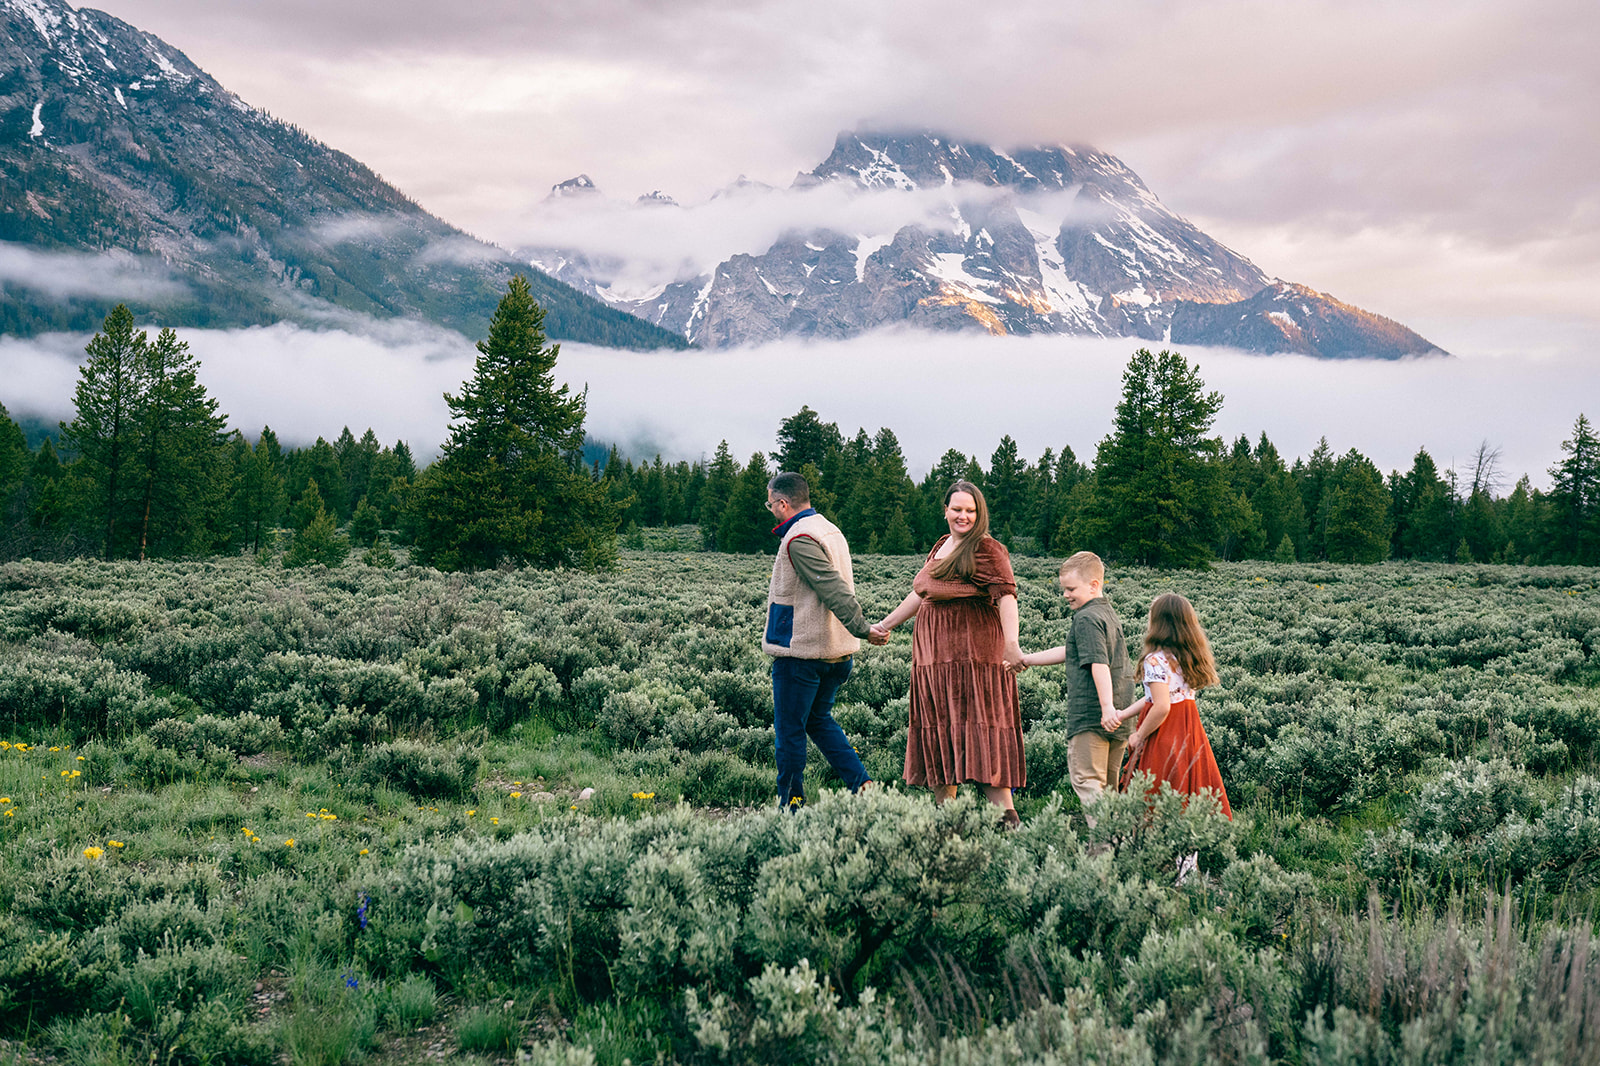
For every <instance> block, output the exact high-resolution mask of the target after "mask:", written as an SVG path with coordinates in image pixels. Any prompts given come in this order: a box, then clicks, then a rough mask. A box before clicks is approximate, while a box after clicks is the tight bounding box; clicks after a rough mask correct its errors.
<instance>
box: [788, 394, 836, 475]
mask: <svg viewBox="0 0 1600 1066" xmlns="http://www.w3.org/2000/svg"><path fill="white" fill-rule="evenodd" d="M842 447H844V438H843V437H841V436H840V435H839V427H838V425H837V424H836V423H833V422H824V421H822V419H821V418H819V417H818V416H817V412H815V411H813V410H812V409H811V408H810V407H807V406H802V407H801V408H800V410H799V411H797V412H795V413H794V414H792V415H790V416H789V417H788V418H785V419H784V420H783V421H782V422H781V423H780V424H779V426H778V452H777V454H776V455H775V456H773V458H774V460H775V461H776V462H777V464H778V470H779V471H780V472H782V471H785V470H788V471H793V472H794V473H797V474H798V473H799V472H800V468H801V467H802V466H804V465H806V464H807V463H810V464H812V465H813V466H815V467H816V468H817V469H819V470H821V469H823V468H824V466H825V465H826V463H827V460H828V455H829V454H830V453H832V452H837V451H839V450H840V449H841V448H842Z"/></svg>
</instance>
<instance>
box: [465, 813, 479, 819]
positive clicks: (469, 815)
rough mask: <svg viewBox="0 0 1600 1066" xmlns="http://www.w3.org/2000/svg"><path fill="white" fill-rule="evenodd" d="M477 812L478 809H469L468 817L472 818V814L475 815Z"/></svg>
mask: <svg viewBox="0 0 1600 1066" xmlns="http://www.w3.org/2000/svg"><path fill="white" fill-rule="evenodd" d="M477 813H478V812H477V811H468V812H467V817H468V818H471V817H472V816H473V815H475V814H477Z"/></svg>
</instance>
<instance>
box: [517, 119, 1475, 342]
mask: <svg viewBox="0 0 1600 1066" xmlns="http://www.w3.org/2000/svg"><path fill="white" fill-rule="evenodd" d="M584 181H585V182H586V183H587V184H586V187H585V189H584V192H585V195H586V196H587V197H589V198H590V199H591V201H592V200H594V199H596V198H603V196H602V194H601V193H600V191H599V190H598V188H597V187H595V186H594V184H593V183H592V182H590V181H588V179H587V178H585V179H584ZM564 184H566V183H564ZM829 185H833V186H838V187H841V188H845V189H847V190H849V191H851V192H852V193H853V194H859V195H863V196H872V195H880V196H893V195H895V194H904V195H910V194H919V195H922V196H929V195H932V196H935V197H938V196H943V197H944V203H945V206H946V208H947V209H948V214H949V219H948V220H943V219H942V220H939V221H938V223H937V224H934V223H932V222H927V223H914V224H908V225H898V226H896V227H895V228H893V229H891V230H887V231H885V232H881V233H870V234H863V233H854V232H852V233H845V232H841V231H840V230H839V229H837V228H833V227H830V226H827V225H823V224H818V225H815V226H807V225H806V224H804V223H802V224H800V225H797V226H794V227H791V228H790V229H789V230H787V231H786V232H784V233H783V234H781V235H780V236H779V237H778V238H777V239H776V240H775V241H773V243H772V244H771V245H770V246H769V247H768V248H767V249H766V250H765V251H762V252H744V253H739V254H735V255H732V256H730V257H728V258H727V259H725V260H723V261H721V262H720V263H718V264H717V265H716V266H715V267H713V268H712V269H710V270H708V271H705V272H703V273H700V274H698V275H696V276H693V277H689V278H679V279H676V280H674V281H671V282H667V283H664V284H661V285H659V286H657V287H654V288H651V289H649V290H647V291H645V292H643V293H639V292H637V291H633V292H630V291H627V290H626V289H625V288H621V287H619V286H617V285H616V278H617V276H618V275H619V274H620V273H621V270H620V268H621V265H622V264H621V262H620V261H619V260H618V259H617V258H616V257H614V256H613V257H607V256H602V255H597V254H590V253H588V252H586V251H585V250H583V249H581V248H570V247H566V248H540V247H532V248H526V249H522V250H520V251H519V254H521V255H523V256H525V257H526V258H528V259H529V260H530V262H532V263H533V264H534V265H535V266H538V267H539V268H540V269H542V270H545V271H546V272H548V273H550V274H551V275H552V276H553V277H557V278H560V279H561V280H564V281H567V282H569V283H570V284H572V285H573V286H574V287H576V288H579V289H580V290H581V291H584V292H587V293H589V294H590V295H593V296H595V297H596V298H598V299H602V300H604V301H606V302H607V303H610V304H611V305H612V306H616V307H619V308H622V309H625V310H628V311H630V312H631V313H633V314H636V315H639V316H640V317H642V318H645V319H647V320H649V321H652V322H655V323H657V324H658V325H661V326H663V327H665V328H668V329H672V330H675V331H678V332H681V333H683V334H684V335H685V336H687V337H688V338H689V339H691V340H693V341H694V342H695V343H699V344H704V345H707V346H710V347H724V346H732V345H742V344H758V343H762V342H765V341H769V340H773V339H776V338H778V337H785V336H812V337H824V338H842V337H848V336H855V335H858V334H860V333H864V332H867V331H869V330H872V329H875V328H879V327H882V326H890V325H897V324H909V325H913V326H921V327H924V328H930V329H940V330H968V329H972V330H977V329H981V330H985V331H987V332H990V333H1006V334H1010V333H1024V334H1036V333H1046V334H1065V335H1081V336H1117V337H1130V338H1137V339H1140V340H1146V341H1158V342H1159V341H1170V342H1172V343H1184V344H1216V345H1228V346H1232V347H1240V348H1243V349H1244V350H1247V351H1258V352H1299V353H1303V354H1309V355H1314V356H1318V357H1322V358H1359V357H1371V358H1399V357H1403V356H1406V355H1416V354H1424V353H1431V354H1447V353H1443V352H1442V351H1441V350H1440V349H1439V348H1438V347H1437V346H1436V345H1433V344H1432V343H1430V342H1429V341H1427V340H1426V339H1424V338H1422V337H1420V336H1418V335H1417V334H1416V333H1414V332H1412V331H1411V330H1409V329H1406V328H1405V327H1404V326H1402V325H1400V324H1399V323H1397V322H1394V321H1393V320H1390V319H1387V318H1384V317H1383V316H1381V315H1375V314H1372V313H1371V312H1367V311H1363V310H1361V309H1360V308H1356V307H1353V306H1351V305H1348V304H1344V303H1340V302H1339V301H1337V300H1335V299H1333V298H1332V297H1329V296H1326V294H1323V293H1319V292H1317V291H1315V290H1313V289H1310V288H1308V287H1305V286H1293V283H1290V282H1283V281H1281V280H1280V279H1275V278H1271V277H1269V276H1268V275H1266V274H1265V273H1264V272H1263V271H1262V270H1261V269H1260V268H1259V267H1257V266H1256V265H1255V264H1254V263H1252V262H1251V261H1250V260H1249V259H1247V258H1245V257H1244V256H1242V255H1240V254H1238V253H1237V252H1234V251H1233V250H1232V249H1230V248H1228V247H1226V246H1225V245H1223V244H1222V243H1221V242H1219V241H1216V240H1215V239H1213V238H1211V237H1209V236H1208V235H1206V234H1205V233H1203V232H1202V231H1200V230H1199V229H1198V228H1197V227H1196V226H1194V225H1193V224H1192V223H1190V222H1188V221H1187V220H1186V219H1183V218H1182V217H1180V216H1179V215H1177V214H1176V213H1174V212H1173V211H1171V210H1170V209H1168V208H1167V207H1166V206H1165V205H1164V204H1162V203H1161V201H1160V199H1159V198H1158V197H1156V196H1155V194H1154V193H1153V192H1151V191H1150V189H1149V188H1148V187H1147V186H1146V185H1145V183H1144V182H1143V180H1142V179H1140V178H1139V176H1138V175H1137V174H1136V173H1134V171H1133V170H1132V169H1131V168H1130V167H1128V166H1127V164H1125V163H1124V162H1122V161H1121V160H1120V159H1118V158H1117V157H1115V156H1113V155H1111V154H1109V153H1107V152H1103V151H1100V150H1098V149H1095V148H1093V147H1090V146H1087V145H1034V146H1028V147H1024V148H1012V149H1008V150H1002V149H1000V148H996V147H994V146H991V145H984V144H975V143H970V142H962V141H958V140H953V139H951V138H948V137H946V136H944V135H942V134H940V133H937V132H935V131H926V130H925V131H914V132H893V131H890V132H881V131H876V132H860V131H848V130H847V131H844V132H841V133H840V134H839V135H838V137H837V138H836V140H835V143H834V147H833V150H832V152H831V153H830V154H829V156H828V157H827V158H826V159H824V160H823V161H822V162H821V163H819V164H818V165H817V166H816V167H814V168H813V169H812V170H810V171H802V172H801V173H799V174H798V175H796V177H795V180H794V182H793V183H792V184H791V186H790V188H789V190H787V193H788V194H797V193H798V194H802V195H803V194H806V193H809V192H812V191H815V190H817V189H819V188H821V187H825V186H829ZM557 188H561V186H557ZM741 190H742V192H743V193H744V194H745V195H751V196H761V195H778V196H781V195H785V192H786V191H785V190H770V189H769V190H763V188H761V187H758V186H756V185H755V184H754V183H750V184H748V185H746V186H742V187H741ZM1050 210H1053V211H1054V212H1055V214H1049V213H1048V212H1049V211H1050ZM1041 212H1044V213H1041ZM1282 286H1292V287H1293V292H1294V296H1293V298H1285V299H1275V298H1274V299H1261V298H1260V297H1261V294H1262V293H1264V292H1268V291H1269V290H1271V291H1274V292H1276V291H1279V290H1278V289H1275V288H1274V287H1282ZM1284 291H1287V290H1284ZM1241 319H1242V320H1243V321H1244V322H1245V325H1243V326H1241V325H1239V321H1240V320H1241Z"/></svg>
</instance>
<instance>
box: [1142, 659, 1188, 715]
mask: <svg viewBox="0 0 1600 1066" xmlns="http://www.w3.org/2000/svg"><path fill="white" fill-rule="evenodd" d="M1152 681H1159V682H1161V683H1162V684H1164V685H1166V686H1167V688H1168V690H1169V691H1170V692H1171V693H1172V702H1173V703H1177V702H1179V701H1180V700H1192V699H1194V689H1192V688H1190V687H1189V686H1188V685H1187V684H1185V683H1184V680H1183V671H1182V670H1180V669H1178V661H1177V660H1176V659H1174V658H1173V657H1172V656H1171V655H1170V654H1168V653H1167V652H1164V651H1153V652H1151V653H1150V654H1149V655H1147V656H1145V659H1144V683H1145V685H1146V686H1148V685H1149V684H1150V682H1152ZM1146 691H1148V688H1147V689H1146Z"/></svg>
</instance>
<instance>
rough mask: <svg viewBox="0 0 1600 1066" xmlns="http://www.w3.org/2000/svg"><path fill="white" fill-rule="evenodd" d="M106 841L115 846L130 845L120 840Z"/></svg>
mask: <svg viewBox="0 0 1600 1066" xmlns="http://www.w3.org/2000/svg"><path fill="white" fill-rule="evenodd" d="M106 843H107V844H110V845H111V846H112V847H114V848H125V847H127V846H128V845H126V844H124V843H123V842H122V841H120V840H108V841H106Z"/></svg>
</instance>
